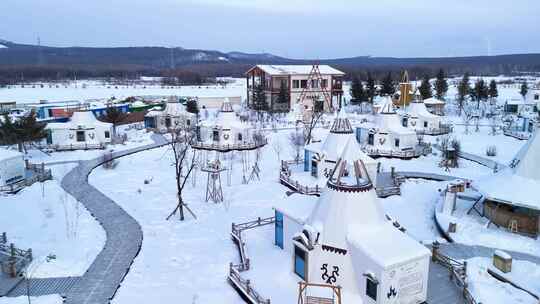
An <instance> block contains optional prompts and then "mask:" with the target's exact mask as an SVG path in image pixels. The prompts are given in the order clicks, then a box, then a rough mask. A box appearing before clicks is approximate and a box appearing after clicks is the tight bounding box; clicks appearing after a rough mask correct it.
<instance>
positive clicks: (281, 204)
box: [274, 194, 317, 225]
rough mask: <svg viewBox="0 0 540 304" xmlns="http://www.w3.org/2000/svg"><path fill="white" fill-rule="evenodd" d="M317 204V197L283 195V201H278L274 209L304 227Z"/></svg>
mask: <svg viewBox="0 0 540 304" xmlns="http://www.w3.org/2000/svg"><path fill="white" fill-rule="evenodd" d="M316 203H317V197H316V196H311V195H302V194H292V195H291V196H286V195H283V197H282V198H281V199H277V200H276V203H275V205H274V209H276V210H277V211H279V212H282V213H283V214H286V215H287V216H288V217H290V218H292V219H294V220H296V221H297V222H298V223H299V224H302V225H303V224H305V223H306V221H307V219H308V217H309V215H310V214H311V212H312V211H313V208H314V207H315V204H316Z"/></svg>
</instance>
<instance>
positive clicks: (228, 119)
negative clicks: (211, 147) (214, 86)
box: [210, 98, 251, 145]
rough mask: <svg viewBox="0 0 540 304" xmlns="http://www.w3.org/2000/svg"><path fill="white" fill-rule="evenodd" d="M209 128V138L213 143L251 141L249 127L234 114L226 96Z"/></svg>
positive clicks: (242, 142) (230, 143) (231, 143)
mask: <svg viewBox="0 0 540 304" xmlns="http://www.w3.org/2000/svg"><path fill="white" fill-rule="evenodd" d="M210 129H211V130H210V132H211V138H210V140H211V141H212V142H213V143H214V144H219V145H234V144H244V143H248V142H250V141H251V139H250V138H249V135H250V133H251V132H250V127H249V126H248V125H247V124H245V123H242V122H241V121H240V119H239V118H238V116H236V113H235V112H234V111H233V108H232V105H231V103H230V101H229V99H228V98H226V99H225V101H224V102H223V104H222V105H221V110H220V111H219V113H218V116H217V118H216V120H215V122H214V124H213V125H212V126H211V128H210Z"/></svg>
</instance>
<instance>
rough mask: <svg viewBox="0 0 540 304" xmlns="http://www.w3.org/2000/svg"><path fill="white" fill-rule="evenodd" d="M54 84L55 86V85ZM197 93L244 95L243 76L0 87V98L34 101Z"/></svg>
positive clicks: (228, 95)
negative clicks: (184, 82) (218, 81)
mask: <svg viewBox="0 0 540 304" xmlns="http://www.w3.org/2000/svg"><path fill="white" fill-rule="evenodd" d="M57 86H58V87H57ZM171 95H177V96H199V97H219V96H224V97H232V96H242V97H245V95H246V90H245V80H244V79H236V81H235V82H234V83H231V84H228V85H227V86H225V87H223V86H220V85H209V86H177V87H162V86H160V85H130V86H126V85H114V84H106V83H105V84H104V83H101V82H98V81H88V80H79V81H76V82H70V83H68V84H44V87H43V88H42V87H41V86H40V85H38V84H36V85H24V87H22V86H20V85H16V86H9V87H7V88H0V100H9V101H16V102H17V103H37V102H39V101H40V100H48V101H72V100H79V101H83V100H90V99H108V98H111V97H116V98H117V99H122V98H126V97H129V96H171Z"/></svg>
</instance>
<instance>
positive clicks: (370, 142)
mask: <svg viewBox="0 0 540 304" xmlns="http://www.w3.org/2000/svg"><path fill="white" fill-rule="evenodd" d="M367 143H368V145H371V146H373V144H374V143H375V135H374V134H373V133H370V134H369V135H368V138H367Z"/></svg>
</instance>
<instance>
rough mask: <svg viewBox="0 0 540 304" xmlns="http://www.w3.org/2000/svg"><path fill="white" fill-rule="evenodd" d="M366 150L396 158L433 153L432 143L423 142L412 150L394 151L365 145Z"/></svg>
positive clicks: (372, 154) (377, 154)
mask: <svg viewBox="0 0 540 304" xmlns="http://www.w3.org/2000/svg"><path fill="white" fill-rule="evenodd" d="M364 151H365V152H366V153H367V154H368V155H369V156H373V157H395V158H415V157H419V156H422V155H427V154H429V153H431V151H432V150H431V145H429V144H422V145H418V146H416V147H415V148H414V149H411V150H400V151H394V150H381V149H377V148H373V147H369V146H364Z"/></svg>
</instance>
